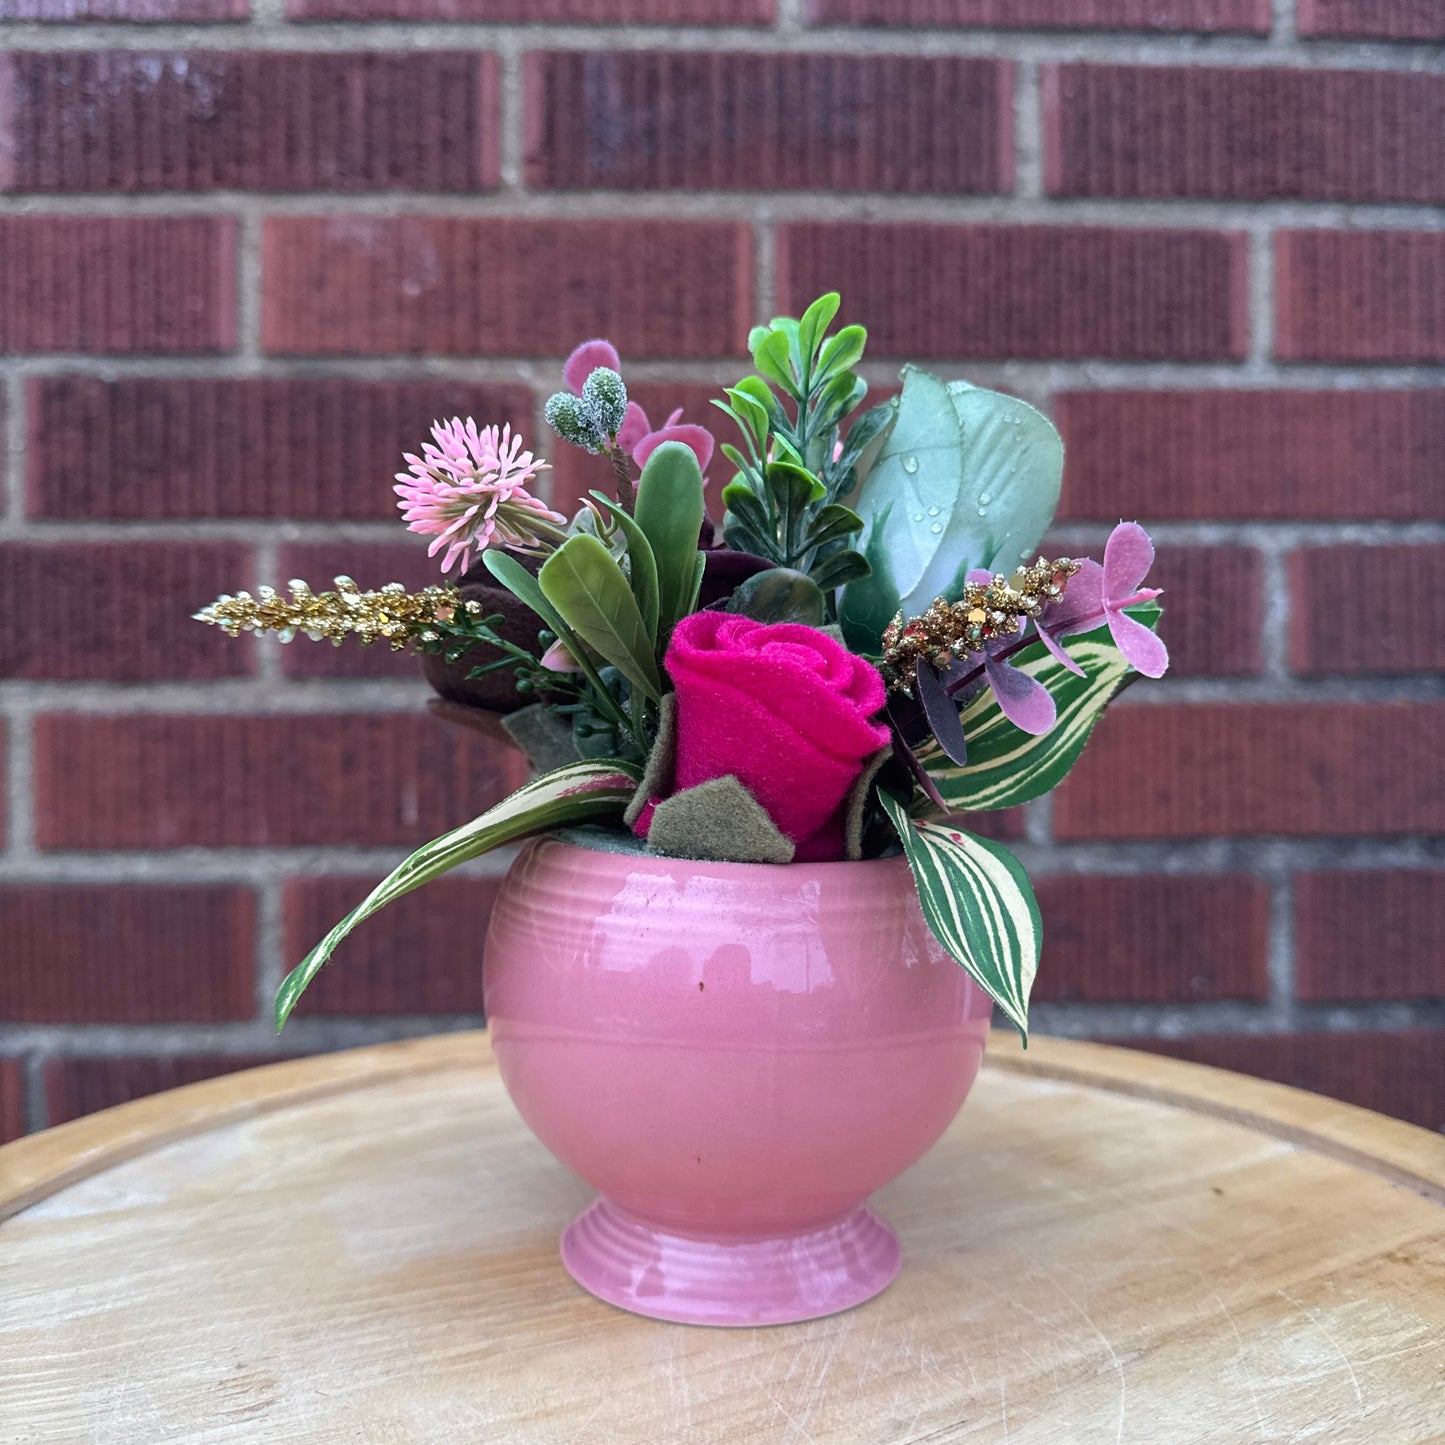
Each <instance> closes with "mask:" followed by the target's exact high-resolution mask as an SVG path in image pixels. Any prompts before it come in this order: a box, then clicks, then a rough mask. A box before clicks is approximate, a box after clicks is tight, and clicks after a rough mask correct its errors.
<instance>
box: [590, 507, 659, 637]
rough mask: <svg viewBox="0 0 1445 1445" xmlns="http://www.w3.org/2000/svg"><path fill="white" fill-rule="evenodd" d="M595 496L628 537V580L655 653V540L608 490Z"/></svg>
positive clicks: (656, 615)
mask: <svg viewBox="0 0 1445 1445" xmlns="http://www.w3.org/2000/svg"><path fill="white" fill-rule="evenodd" d="M592 495H593V496H594V497H596V498H597V501H598V502H599V503H600V504H601V505H602V506H604V507H606V508H607V510H608V511H609V512H611V513H612V519H613V521H615V522H616V523H617V525H618V527H620V528H621V529H622V535H623V536H624V537H626V538H627V565H628V579H627V580H628V582H629V583H630V584H631V586H632V595H633V596H634V597H635V598H636V599H637V610H638V611H639V612H641V613H642V625H643V626H644V627H645V628H646V629H647V635H648V636H649V637H650V638H651V639H652V644H653V651H654V653H655V652H656V650H657V617H658V591H657V559H656V558H655V557H654V556H653V555H652V543H651V542H649V541H648V540H647V534H646V533H645V532H643V530H642V528H641V527H639V526H638V525H637V523H636V522H635V521H633V519H632V517H631V516H630V515H629V514H628V513H627V511H626V510H625V509H624V508H622V507H620V506H619V505H618V504H617V503H616V502H614V501H613V500H612V498H611V497H609V496H608V495H607V494H606V492H593V493H592Z"/></svg>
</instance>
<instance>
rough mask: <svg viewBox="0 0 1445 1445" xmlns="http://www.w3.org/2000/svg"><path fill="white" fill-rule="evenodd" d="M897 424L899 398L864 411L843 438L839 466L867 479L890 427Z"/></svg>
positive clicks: (890, 399) (893, 398) (892, 398)
mask: <svg viewBox="0 0 1445 1445" xmlns="http://www.w3.org/2000/svg"><path fill="white" fill-rule="evenodd" d="M897 420H898V398H897V397H896V396H895V397H890V398H889V399H888V400H887V401H885V402H880V403H879V405H877V406H875V407H873V408H871V409H870V410H868V411H865V412H864V413H863V415H862V416H860V417H859V418H858V420H857V421H855V422H854V423H853V425H852V426H850V427H849V428H848V435H847V436H846V437H844V438H843V450H842V451H841V452H840V453H839V455H838V466H839V467H841V468H844V469H846V468H848V467H851V466H856V467H857V468H858V473H859V475H860V476H862V477H866V476H867V475H868V473H869V471H870V470H871V469H872V466H873V463H874V461H875V459H876V456H877V453H878V452H881V451H882V450H883V443H884V442H885V441H886V439H887V434H888V433H889V431H891V430H892V428H893V424H894V423H895V422H896V421H897ZM870 448H871V449H872V450H871V453H870Z"/></svg>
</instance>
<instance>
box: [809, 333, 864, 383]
mask: <svg viewBox="0 0 1445 1445" xmlns="http://www.w3.org/2000/svg"><path fill="white" fill-rule="evenodd" d="M867 344H868V332H867V329H866V328H864V327H862V326H845V327H844V328H843V329H842V330H841V331H840V332H839V333H838V334H837V335H836V336H835V337H833V338H832V339H831V340H830V341H829V342H828V344H827V345H826V346H825V347H824V348H823V354H822V356H820V357H819V358H818V375H819V376H828V375H831V374H832V373H833V372H835V371H851V370H852V369H853V367H855V366H856V365H857V364H858V362H859V360H860V359H861V358H862V356H863V348H864V347H865V346H866V345H867Z"/></svg>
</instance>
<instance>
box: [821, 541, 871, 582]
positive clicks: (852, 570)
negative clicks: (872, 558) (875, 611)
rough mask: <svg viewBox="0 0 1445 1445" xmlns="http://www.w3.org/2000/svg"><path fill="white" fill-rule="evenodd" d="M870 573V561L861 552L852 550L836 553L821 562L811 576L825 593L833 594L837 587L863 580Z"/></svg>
mask: <svg viewBox="0 0 1445 1445" xmlns="http://www.w3.org/2000/svg"><path fill="white" fill-rule="evenodd" d="M869 571H870V564H869V561H868V559H867V558H866V557H865V556H864V555H863V554H862V553H861V552H854V551H852V550H851V549H850V550H848V551H846V552H834V553H833V555H832V556H831V557H829V558H827V559H826V560H825V561H822V562H819V563H818V565H817V566H816V567H814V568H813V570H812V572H811V574H810V575H811V576H812V579H813V581H814V582H816V583H817V584H818V586H819V587H821V588H822V589H823V591H824V592H831V591H832V590H833V589H834V588H835V587H843V586H845V585H846V584H848V583H850V582H857V581H859V580H861V579H862V578H864V577H866V576H867V575H868V573H869Z"/></svg>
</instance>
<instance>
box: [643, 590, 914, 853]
mask: <svg viewBox="0 0 1445 1445" xmlns="http://www.w3.org/2000/svg"><path fill="white" fill-rule="evenodd" d="M666 666H667V670H668V673H669V674H670V675H671V677H672V680H673V682H674V683H675V684H676V687H677V756H676V763H675V769H674V787H675V789H676V790H677V791H681V790H682V789H684V788H694V787H697V786H698V785H699V784H700V783H705V782H707V781H709V780H710V779H712V778H721V777H726V776H729V775H731V776H732V777H735V778H736V779H737V780H738V781H739V782H740V783H741V784H742V785H743V786H744V787H745V788H746V789H747V790H748V792H750V793H751V794H752V795H753V797H754V798H756V799H757V801H758V802H759V803H760V804H761V805H762V807H763V808H764V810H765V811H766V812H767V814H768V816H769V817H770V818H771V819H772V820H773V822H774V824H776V826H777V828H778V830H779V832H781V833H783V834H784V835H785V836H786V837H788V838H791V839H792V840H793V842H794V843H795V844H796V846H797V853H796V854H795V857H796V859H797V860H798V861H799V862H817V861H825V860H828V859H839V858H842V857H843V856H844V852H845V835H844V825H845V821H846V820H845V810H846V806H847V799H848V794H849V791H850V790H851V788H852V786H853V784H854V782H855V780H856V779H857V778H858V776H859V774H860V773H861V772H862V770H863V763H864V760H865V759H866V758H868V757H869V756H870V755H871V754H873V753H875V752H877V750H878V749H879V748H881V747H883V746H884V745H885V744H886V743H887V742H888V739H889V731H888V728H887V727H886V726H884V725H883V724H881V723H878V722H874V721H872V719H873V718H874V717H875V716H876V714H877V713H879V712H880V711H881V709H882V707H883V704H884V701H885V697H886V692H885V688H884V685H883V679H882V677H880V676H879V674H878V671H877V669H876V668H874V667H873V666H872V665H871V664H870V663H868V662H867V661H865V660H864V659H863V658H861V657H859V656H857V655H856V654H854V653H851V652H849V651H848V650H847V648H845V647H843V646H842V645H841V644H839V643H837V642H835V641H834V640H833V639H832V638H831V637H829V636H828V635H827V634H826V633H824V632H820V631H818V630H817V629H816V628H812V627H805V626H803V625H802V624H800V623H791V622H782V623H772V624H766V623H761V622H754V621H753V620H752V619H751V618H748V617H742V616H739V615H737V614H734V613H728V612H694V613H693V614H692V615H691V616H690V617H685V618H683V620H682V621H681V622H679V623H678V625H677V627H676V629H675V630H674V631H673V634H672V642H671V645H670V646H669V648H668V651H667V657H666ZM640 821H641V820H639V822H640Z"/></svg>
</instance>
